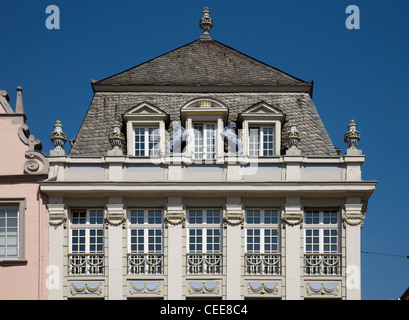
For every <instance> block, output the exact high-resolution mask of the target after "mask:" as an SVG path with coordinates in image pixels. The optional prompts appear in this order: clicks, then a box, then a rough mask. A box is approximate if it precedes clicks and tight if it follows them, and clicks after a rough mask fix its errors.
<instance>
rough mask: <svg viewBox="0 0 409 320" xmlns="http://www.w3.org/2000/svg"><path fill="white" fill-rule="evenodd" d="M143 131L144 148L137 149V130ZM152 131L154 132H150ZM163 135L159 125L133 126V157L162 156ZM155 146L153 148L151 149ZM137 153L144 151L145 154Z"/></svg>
mask: <svg viewBox="0 0 409 320" xmlns="http://www.w3.org/2000/svg"><path fill="white" fill-rule="evenodd" d="M141 129H142V130H143V142H142V141H141V142H140V143H143V144H144V148H140V149H136V130H141ZM150 130H152V131H150ZM160 136H161V133H160V129H159V126H157V125H150V126H149V125H144V126H140V125H135V126H133V150H134V153H133V156H135V157H159V156H160V155H161V149H160V144H161V137H160ZM151 144H153V146H152V148H150V146H151ZM137 151H142V152H143V154H138V155H137V154H136V153H137Z"/></svg>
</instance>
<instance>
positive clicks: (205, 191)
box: [41, 8, 376, 300]
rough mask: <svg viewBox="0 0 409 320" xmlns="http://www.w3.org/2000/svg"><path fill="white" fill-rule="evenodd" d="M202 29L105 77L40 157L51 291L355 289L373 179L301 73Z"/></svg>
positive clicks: (243, 293) (145, 294)
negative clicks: (83, 110)
mask: <svg viewBox="0 0 409 320" xmlns="http://www.w3.org/2000/svg"><path fill="white" fill-rule="evenodd" d="M212 23H213V22H212V19H211V18H210V16H209V12H208V9H207V8H205V10H204V12H203V18H202V19H201V20H200V26H201V29H202V34H201V36H200V38H199V39H198V40H196V41H193V42H191V43H189V44H187V45H185V46H182V47H180V48H177V49H175V50H173V51H171V52H168V53H166V54H164V55H161V56H159V57H157V58H154V59H152V60H150V61H148V62H146V63H143V64H140V65H138V66H136V67H133V68H131V69H128V70H126V71H124V72H121V73H118V74H116V75H113V76H111V77H108V78H106V79H102V80H99V81H94V82H92V89H93V92H94V96H93V99H92V102H91V105H90V107H89V110H88V112H87V115H86V117H85V119H84V121H83V123H82V126H81V128H80V130H79V132H78V135H77V137H76V138H75V140H73V141H72V147H71V151H70V153H69V154H68V155H66V154H65V151H64V150H63V149H62V147H63V146H64V144H65V143H66V140H67V139H66V137H65V134H64V133H63V132H62V126H61V123H60V122H57V123H56V126H55V130H54V132H53V133H52V140H53V142H54V144H55V146H56V149H55V150H52V151H51V152H50V156H49V157H48V159H49V162H50V172H49V177H48V179H47V180H46V181H43V182H41V191H42V192H43V193H44V194H46V195H47V197H48V204H47V210H48V219H49V242H50V247H49V260H50V261H49V263H50V265H52V266H54V267H56V270H60V272H58V273H56V275H57V279H54V280H55V283H58V284H60V285H56V286H55V287H53V288H50V292H49V297H50V299H71V298H73V299H74V298H104V299H133V298H151V299H153V298H159V299H169V300H180V299H194V298H208V299H209V298H212V299H213V298H215V299H251V298H274V299H287V300H292V299H294V300H297V299H310V298H324V299H360V292H361V291H360V273H361V263H360V237H361V235H360V234H361V228H362V225H363V220H364V217H365V213H366V208H367V202H368V199H369V198H370V196H371V194H372V193H373V191H374V189H375V184H376V183H375V182H373V181H363V180H362V178H361V166H362V164H363V163H364V156H363V155H362V152H361V150H358V149H357V143H358V141H359V138H360V134H359V132H358V131H357V130H356V124H355V122H354V121H351V123H350V124H349V127H348V129H347V133H346V134H345V137H344V138H345V141H346V142H347V144H348V150H347V151H346V153H345V154H344V155H340V154H339V150H337V149H336V148H334V146H333V144H332V142H331V140H330V138H329V136H328V134H327V131H326V129H325V127H324V125H323V123H322V121H321V119H320V117H319V115H318V112H317V110H316V108H315V106H314V103H313V101H312V86H313V84H312V82H305V81H302V80H300V79H298V78H295V77H293V76H290V75H288V74H286V73H284V72H282V71H280V70H278V69H276V68H273V67H271V66H268V65H266V64H264V63H262V62H260V61H258V60H255V59H253V58H251V57H249V56H247V55H245V54H243V53H240V52H238V51H236V50H234V49H232V48H230V47H228V46H226V45H224V44H222V43H220V42H218V41H216V40H213V39H212V36H211V34H210V30H211V27H212Z"/></svg>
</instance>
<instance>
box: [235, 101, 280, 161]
mask: <svg viewBox="0 0 409 320" xmlns="http://www.w3.org/2000/svg"><path fill="white" fill-rule="evenodd" d="M240 117H241V120H242V121H243V129H242V130H243V136H244V137H245V138H244V139H243V141H244V142H245V144H244V154H245V155H247V156H249V157H272V156H276V155H280V144H281V127H282V121H283V119H284V115H283V113H282V112H281V111H280V110H278V109H277V108H275V107H273V106H271V105H269V104H267V103H265V102H260V103H257V104H256V105H254V106H252V107H250V108H248V109H247V110H245V111H244V112H243V113H242V114H241V115H240Z"/></svg>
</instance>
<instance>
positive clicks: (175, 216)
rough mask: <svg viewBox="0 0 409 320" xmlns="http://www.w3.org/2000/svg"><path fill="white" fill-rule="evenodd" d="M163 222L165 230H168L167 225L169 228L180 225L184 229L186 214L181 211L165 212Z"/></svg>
mask: <svg viewBox="0 0 409 320" xmlns="http://www.w3.org/2000/svg"><path fill="white" fill-rule="evenodd" d="M164 222H165V227H166V228H168V227H169V225H171V226H178V225H182V227H183V228H184V227H185V223H186V214H185V212H184V211H183V210H182V211H176V210H166V212H165V218H164Z"/></svg>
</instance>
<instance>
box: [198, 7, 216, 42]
mask: <svg viewBox="0 0 409 320" xmlns="http://www.w3.org/2000/svg"><path fill="white" fill-rule="evenodd" d="M199 26H200V29H202V34H201V35H200V40H212V39H213V38H212V35H211V34H210V33H209V32H210V30H211V29H212V28H213V19H212V18H210V14H209V8H208V7H205V8H204V9H203V17H202V18H201V19H200V22H199Z"/></svg>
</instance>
